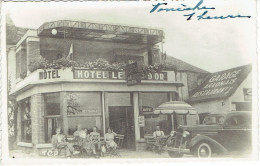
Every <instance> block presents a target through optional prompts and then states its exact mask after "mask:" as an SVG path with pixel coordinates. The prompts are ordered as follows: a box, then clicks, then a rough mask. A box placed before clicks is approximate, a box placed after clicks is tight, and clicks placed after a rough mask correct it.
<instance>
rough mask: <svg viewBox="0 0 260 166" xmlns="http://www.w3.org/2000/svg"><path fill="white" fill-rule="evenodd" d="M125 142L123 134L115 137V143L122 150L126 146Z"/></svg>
mask: <svg viewBox="0 0 260 166" xmlns="http://www.w3.org/2000/svg"><path fill="white" fill-rule="evenodd" d="M124 140H125V135H122V134H117V135H116V136H115V142H116V144H117V147H118V148H119V149H121V148H122V147H123V146H124Z"/></svg>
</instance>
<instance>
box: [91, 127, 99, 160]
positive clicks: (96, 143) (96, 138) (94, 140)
mask: <svg viewBox="0 0 260 166" xmlns="http://www.w3.org/2000/svg"><path fill="white" fill-rule="evenodd" d="M89 137H90V141H91V143H92V144H93V145H94V147H95V148H94V149H93V154H94V155H95V156H96V155H97V152H96V149H97V148H98V149H100V134H99V133H98V132H97V127H93V131H92V132H91V133H90V135H89ZM96 157H97V156H96Z"/></svg>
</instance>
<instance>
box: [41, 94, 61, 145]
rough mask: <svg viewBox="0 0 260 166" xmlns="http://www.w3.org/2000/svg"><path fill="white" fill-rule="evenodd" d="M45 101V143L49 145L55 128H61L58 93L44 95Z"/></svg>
mask: <svg viewBox="0 0 260 166" xmlns="http://www.w3.org/2000/svg"><path fill="white" fill-rule="evenodd" d="M44 101H45V116H44V124H45V142H46V143H50V142H51V138H52V136H53V135H55V134H56V128H57V127H61V128H62V126H61V115H60V93H48V94H45V95H44Z"/></svg>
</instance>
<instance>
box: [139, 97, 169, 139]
mask: <svg viewBox="0 0 260 166" xmlns="http://www.w3.org/2000/svg"><path fill="white" fill-rule="evenodd" d="M140 99H141V104H142V112H143V113H149V112H152V111H153V109H155V108H157V107H158V106H159V105H161V104H162V103H165V102H167V101H169V99H168V93H141V94H140ZM168 118H169V117H168V116H167V115H160V116H158V115H157V116H156V115H145V126H144V134H152V133H153V132H154V131H155V128H156V125H160V127H161V130H163V131H164V133H165V134H168V132H169V131H170V130H171V126H170V125H169V123H171V121H170V119H169V121H167V119H168Z"/></svg>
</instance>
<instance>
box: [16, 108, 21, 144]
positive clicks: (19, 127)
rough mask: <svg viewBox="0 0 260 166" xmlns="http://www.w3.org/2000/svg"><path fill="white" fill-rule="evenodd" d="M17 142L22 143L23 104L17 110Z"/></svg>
mask: <svg viewBox="0 0 260 166" xmlns="http://www.w3.org/2000/svg"><path fill="white" fill-rule="evenodd" d="M17 111H18V112H17V142H21V141H22V119H21V118H22V110H21V104H19V107H18V110H17Z"/></svg>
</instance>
